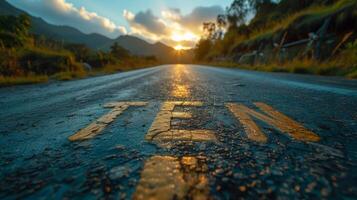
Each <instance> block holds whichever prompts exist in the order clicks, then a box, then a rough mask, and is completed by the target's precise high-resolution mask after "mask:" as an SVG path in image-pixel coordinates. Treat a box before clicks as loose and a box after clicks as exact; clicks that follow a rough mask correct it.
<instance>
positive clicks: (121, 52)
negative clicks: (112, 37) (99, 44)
mask: <svg viewBox="0 0 357 200" xmlns="http://www.w3.org/2000/svg"><path fill="white" fill-rule="evenodd" d="M110 53H111V54H112V55H113V56H114V57H115V58H118V59H123V58H128V57H129V55H130V53H129V51H128V50H126V49H124V48H123V47H121V46H120V45H119V44H118V42H115V43H114V44H113V45H112V46H111V47H110Z"/></svg>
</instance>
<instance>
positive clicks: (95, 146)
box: [0, 65, 357, 199]
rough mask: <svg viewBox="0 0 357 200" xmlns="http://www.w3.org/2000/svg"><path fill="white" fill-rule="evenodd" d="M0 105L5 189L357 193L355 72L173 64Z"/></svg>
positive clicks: (9, 91) (1, 189) (52, 86)
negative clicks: (339, 73)
mask: <svg viewBox="0 0 357 200" xmlns="http://www.w3.org/2000/svg"><path fill="white" fill-rule="evenodd" d="M120 102H121V103H120ZM110 103H111V104H110ZM108 104H109V105H108ZM0 108H1V111H0V136H1V139H0V199H18V198H25V199H65V198H68V199H73V198H74V199H99V198H101V199H132V198H134V199H148V198H149V197H152V198H155V197H156V198H160V199H257V198H270V199H319V198H323V199H324V198H325V199H356V198H357V82H356V81H352V80H345V79H343V78H334V77H318V76H309V75H305V76H303V75H293V74H280V73H262V72H252V71H244V70H236V69H225V68H213V67H207V66H193V65H167V66H158V67H154V68H148V69H142V70H137V71H132V72H125V73H118V74H114V75H108V76H101V77H94V78H88V79H83V80H77V81H69V82H52V83H47V84H40V85H31V86H16V87H7V88H0Z"/></svg>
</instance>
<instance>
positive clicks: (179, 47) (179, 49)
mask: <svg viewBox="0 0 357 200" xmlns="http://www.w3.org/2000/svg"><path fill="white" fill-rule="evenodd" d="M174 48H175V50H176V51H181V50H183V49H185V48H184V47H183V46H182V45H180V44H179V45H176V46H175V47H174Z"/></svg>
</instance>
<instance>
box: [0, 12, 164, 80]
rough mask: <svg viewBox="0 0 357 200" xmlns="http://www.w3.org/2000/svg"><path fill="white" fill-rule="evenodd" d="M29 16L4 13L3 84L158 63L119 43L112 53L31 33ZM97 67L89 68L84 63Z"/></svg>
mask: <svg viewBox="0 0 357 200" xmlns="http://www.w3.org/2000/svg"><path fill="white" fill-rule="evenodd" d="M30 27H31V22H30V18H29V17H28V16H26V15H21V16H18V17H15V16H0V85H1V86H3V85H13V84H28V83H38V82H44V81H47V80H48V76H50V77H51V78H54V79H56V80H72V79H76V78H83V77H86V76H88V75H89V74H97V73H114V72H117V71H124V70H130V69H136V68H140V67H146V66H152V65H156V64H158V61H157V59H156V57H154V56H149V57H134V56H131V55H130V53H129V52H128V51H127V50H126V49H124V48H122V47H121V46H119V45H118V43H115V44H114V45H113V46H112V47H111V51H110V52H103V51H93V50H91V49H89V48H88V47H87V46H85V45H83V44H68V43H66V44H65V43H63V42H60V41H56V40H52V39H48V38H46V37H44V36H38V35H31V34H29V28H30ZM84 62H85V63H88V64H90V65H91V66H92V67H93V70H92V71H91V72H88V71H85V70H84V67H83V64H82V63H84Z"/></svg>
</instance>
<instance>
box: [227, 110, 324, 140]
mask: <svg viewBox="0 0 357 200" xmlns="http://www.w3.org/2000/svg"><path fill="white" fill-rule="evenodd" d="M255 105H256V106H257V107H258V108H260V110H262V111H263V112H264V113H265V114H262V113H259V112H257V111H254V110H252V109H250V108H248V107H246V106H244V105H242V104H235V103H228V104H226V106H227V108H228V109H229V110H230V111H231V112H232V113H233V115H234V116H235V117H236V118H237V119H238V120H239V121H240V122H241V123H242V124H243V126H244V130H245V132H246V134H247V137H248V138H249V139H251V140H254V141H257V142H266V141H267V137H266V136H265V134H264V133H262V131H261V130H260V129H259V127H258V125H257V124H256V123H255V122H254V121H253V120H252V118H251V117H254V118H256V119H259V120H262V121H264V122H266V123H267V124H269V125H271V126H274V127H275V128H277V129H279V130H280V131H281V132H283V133H286V134H288V135H289V136H290V137H292V138H294V139H296V140H300V141H306V142H316V141H319V140H320V137H319V136H318V135H316V134H315V133H313V132H311V131H309V130H307V129H306V128H305V127H304V126H303V125H301V124H299V123H298V122H296V121H294V120H293V119H291V118H289V117H288V116H286V115H284V114H282V113H280V112H279V111H277V110H275V109H274V108H272V107H270V106H268V105H267V104H264V103H255Z"/></svg>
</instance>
